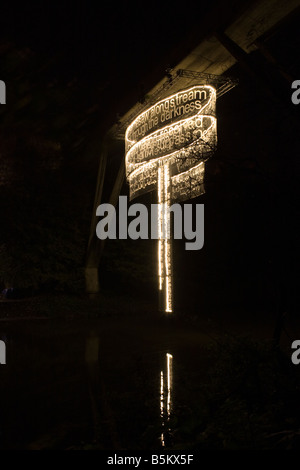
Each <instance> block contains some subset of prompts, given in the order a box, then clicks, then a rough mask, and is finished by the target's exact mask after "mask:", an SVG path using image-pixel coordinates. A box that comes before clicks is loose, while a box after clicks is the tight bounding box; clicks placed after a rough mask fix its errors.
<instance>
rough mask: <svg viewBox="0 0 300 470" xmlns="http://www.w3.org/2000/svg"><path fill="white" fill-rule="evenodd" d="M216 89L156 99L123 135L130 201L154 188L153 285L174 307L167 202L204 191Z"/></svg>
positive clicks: (169, 309)
mask: <svg viewBox="0 0 300 470" xmlns="http://www.w3.org/2000/svg"><path fill="white" fill-rule="evenodd" d="M215 108H216V90H215V88H214V87H212V86H211V85H196V86H193V87H190V88H188V89H186V90H181V91H178V92H177V93H175V94H173V95H171V96H168V97H167V98H164V99H163V100H161V101H159V102H157V103H155V104H154V105H152V106H151V107H149V108H148V109H146V110H145V111H143V112H142V113H141V114H139V115H138V116H137V117H136V118H135V119H134V121H133V122H132V123H131V124H130V125H129V126H128V128H127V130H126V133H125V151H126V157H125V162H126V177H127V180H128V182H129V189H130V199H133V198H135V197H137V196H139V195H141V194H143V193H146V192H148V191H152V190H154V189H156V188H157V199H158V287H159V291H160V297H161V307H162V309H163V310H165V311H166V312H172V311H173V293H172V291H173V289H172V260H171V254H172V250H171V248H172V247H171V237H170V236H168V234H169V230H168V229H169V227H170V211H169V208H170V206H171V204H172V203H174V202H179V201H185V200H188V199H191V198H193V197H196V196H199V195H201V194H203V193H204V184H203V183H204V170H205V161H206V160H207V159H208V158H209V157H210V156H211V155H212V154H213V153H214V151H215V149H216V145H217V120H216V115H215Z"/></svg>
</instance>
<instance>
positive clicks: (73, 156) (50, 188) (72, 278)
mask: <svg viewBox="0 0 300 470" xmlns="http://www.w3.org/2000/svg"><path fill="white" fill-rule="evenodd" d="M213 5H214V3H211V2H210V3H209V5H206V4H205V5H204V4H203V5H202V4H197V6H195V4H192V6H191V7H190V10H189V9H188V8H187V9H186V10H185V11H186V13H184V14H185V15H186V16H185V17H184V19H183V17H182V15H183V13H182V10H181V9H180V8H179V7H174V8H170V6H169V5H167V4H165V3H162V4H161V3H160V4H159V3H152V4H151V7H150V6H149V5H148V6H142V5H141V4H140V5H133V4H127V3H124V2H119V4H118V5H115V4H113V3H110V2H106V3H105V2H104V3H103V2H102V3H101V4H98V5H96V6H95V5H94V4H93V3H85V2H80V1H77V2H61V3H60V4H53V3H52V2H43V3H26V4H16V3H14V2H7V3H6V5H5V6H4V7H2V10H3V15H1V44H0V45H1V49H0V54H1V55H0V58H1V79H2V80H4V81H5V83H6V86H7V104H6V105H5V106H1V130H0V132H1V142H2V145H1V153H0V165H1V186H0V195H1V198H0V204H1V214H2V223H1V228H2V229H1V245H0V246H1V257H2V265H1V273H0V274H1V275H0V279H2V287H4V286H6V287H7V286H9V285H12V286H15V287H16V286H17V287H18V288H30V289H33V290H34V291H37V292H42V291H52V290H54V291H55V290H56V291H57V290H59V291H67V292H75V293H76V292H77V293H78V292H83V291H84V282H83V267H84V263H85V256H86V248H87V240H88V236H89V229H90V221H91V217H92V207H93V198H94V192H95V187H96V174H97V167H98V161H99V155H100V153H101V142H102V139H103V135H104V134H105V132H106V131H107V130H108V129H109V128H110V126H111V125H112V124H113V123H114V122H115V121H116V119H117V117H118V116H120V115H122V114H123V113H124V112H126V111H127V109H128V108H129V107H130V106H131V105H133V104H134V103H135V102H136V101H137V100H138V99H140V98H142V97H143V95H144V93H145V92H147V90H148V89H149V88H150V87H151V86H153V85H154V84H155V83H156V82H155V81H156V80H158V79H159V78H161V77H162V76H164V74H165V70H166V69H167V68H168V67H172V66H173V65H175V63H176V62H175V58H176V59H178V60H179V59H180V58H181V57H182V54H183V53H187V52H189V51H190V49H191V45H192V39H191V38H195V37H196V36H197V31H200V30H201V20H202V18H203V17H204V14H205V12H206V11H208V10H209V9H211V8H212V7H213ZM297 24H298V17H297V15H295V17H294V18H291V19H290V20H289V22H288V23H287V24H286V25H283V26H282V28H280V29H279V31H278V32H277V34H275V35H273V36H272V37H271V39H270V40H269V41H268V47H269V49H270V50H271V52H272V53H273V55H274V56H275V58H276V59H277V60H278V63H280V64H282V66H283V67H284V68H285V69H286V70H288V72H289V74H290V75H291V76H293V77H294V79H297V78H299V73H298V72H299V59H298V54H297V46H298V45H299V33H298V27H297ZM213 28H214V25H212V30H213ZM174 51H175V52H174ZM251 60H252V62H253V65H254V67H255V68H256V70H257V71H258V74H259V75H261V77H262V81H261V80H256V79H255V78H253V76H250V75H249V74H248V73H247V72H246V71H245V70H244V69H243V67H242V66H241V64H237V65H235V66H234V67H233V68H232V69H231V70H229V71H228V73H227V74H228V75H232V76H234V77H236V78H238V79H239V85H238V86H237V87H236V88H235V89H233V90H232V91H230V92H229V93H228V94H227V95H225V96H223V97H222V98H221V99H220V100H219V101H218V104H217V116H218V150H217V152H216V154H215V156H214V157H213V158H212V159H211V160H210V161H209V162H208V164H207V170H206V194H205V195H204V196H203V197H201V198H198V199H194V200H193V203H194V204H196V203H204V204H205V246H204V248H203V249H202V250H200V251H199V252H197V253H195V252H188V251H185V250H184V246H183V243H180V242H175V243H174V269H175V279H174V282H175V302H176V304H177V308H178V309H179V310H180V311H184V310H189V311H193V312H194V313H195V314H199V313H200V312H203V311H209V310H210V309H214V308H220V309H222V308H229V309H230V308H231V309H237V310H239V309H242V310H243V309H250V310H251V311H252V310H258V311H261V310H263V311H268V312H270V311H272V312H273V313H274V315H277V310H278V309H279V310H280V311H286V310H287V309H288V310H289V311H291V312H296V310H297V307H296V304H297V299H296V298H297V279H298V273H297V266H298V241H297V240H298V237H297V218H298V217H297V201H298V191H297V190H298V177H299V163H298V162H299V157H298V153H299V152H298V147H299V138H298V136H299V112H298V109H297V107H296V106H295V105H293V104H292V102H291V83H288V82H287V81H284V80H282V79H279V78H278V74H276V73H274V70H272V67H270V66H269V65H267V64H266V62H265V61H264V60H263V59H262V57H261V55H260V53H259V52H255V53H252V54H251ZM297 73H298V75H297ZM122 158H124V147H123V143H120V144H118V145H116V147H115V148H114V149H113V150H112V151H111V154H110V156H109V163H108V169H107V175H106V179H105V187H104V195H103V202H107V201H108V197H109V194H110V191H111V187H112V185H113V182H114V178H115V176H116V173H117V171H118V168H119V165H120V162H121V159H122ZM122 194H128V185H127V183H124V185H123V188H122ZM154 197H155V195H147V196H145V199H144V200H145V201H146V202H147V203H151V202H155V201H154V199H153V198H154ZM140 201H142V199H141V200H140ZM155 262H156V257H155V247H154V246H153V244H152V243H151V242H150V241H149V242H145V241H136V242H132V241H130V240H128V241H126V243H125V242H124V241H116V242H112V241H109V242H108V243H107V244H106V247H105V250H104V255H103V258H102V262H101V265H100V270H99V273H100V281H101V288H102V289H104V290H107V291H108V292H113V293H114V294H115V293H118V292H120V293H124V292H125V293H127V294H128V296H129V297H132V298H133V297H135V296H136V295H138V296H140V297H143V298H149V299H151V301H153V300H152V299H154V298H155V296H156V282H157V281H156V269H155ZM137 283H139V289H138V292H137V291H136V286H137Z"/></svg>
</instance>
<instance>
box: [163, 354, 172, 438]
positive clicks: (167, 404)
mask: <svg viewBox="0 0 300 470" xmlns="http://www.w3.org/2000/svg"><path fill="white" fill-rule="evenodd" d="M172 388H173V356H172V354H169V353H167V354H166V359H165V367H164V370H162V371H161V372H160V417H161V424H162V433H161V436H160V441H161V445H162V447H165V446H166V445H168V441H169V439H170V433H171V428H170V418H171V408H172ZM165 392H166V393H165Z"/></svg>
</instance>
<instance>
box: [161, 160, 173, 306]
mask: <svg viewBox="0 0 300 470" xmlns="http://www.w3.org/2000/svg"><path fill="white" fill-rule="evenodd" d="M170 202H171V179H170V167H169V163H168V162H167V163H165V164H164V206H163V208H164V211H163V218H164V221H163V224H164V271H165V289H164V294H165V299H164V301H165V311H166V312H167V313H171V312H172V311H173V305H172V304H173V302H172V259H171V256H172V253H171V249H172V246H171V234H170V231H171V223H170Z"/></svg>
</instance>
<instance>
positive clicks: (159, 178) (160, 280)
mask: <svg viewBox="0 0 300 470" xmlns="http://www.w3.org/2000/svg"><path fill="white" fill-rule="evenodd" d="M162 173H163V169H162V167H161V166H159V167H158V175H157V186H158V205H157V208H158V218H157V219H158V288H159V290H160V291H162V289H163V278H164V273H163V266H164V264H163V252H164V245H163V236H162V232H163V179H162Z"/></svg>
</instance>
